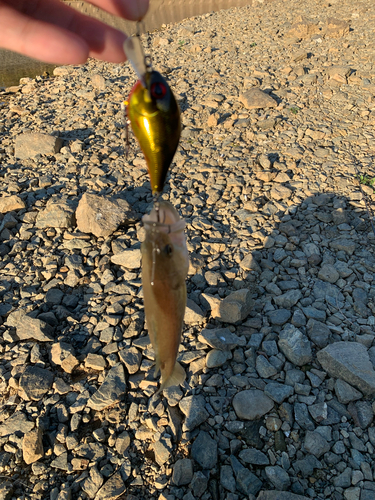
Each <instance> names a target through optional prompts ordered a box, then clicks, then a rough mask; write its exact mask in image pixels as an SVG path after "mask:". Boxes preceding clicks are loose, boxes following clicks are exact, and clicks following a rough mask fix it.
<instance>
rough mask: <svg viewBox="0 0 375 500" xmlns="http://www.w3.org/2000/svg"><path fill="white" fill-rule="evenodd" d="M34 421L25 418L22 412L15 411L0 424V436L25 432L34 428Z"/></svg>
mask: <svg viewBox="0 0 375 500" xmlns="http://www.w3.org/2000/svg"><path fill="white" fill-rule="evenodd" d="M34 426H35V423H34V422H31V421H30V420H27V417H26V415H25V414H24V413H22V412H20V411H17V412H15V413H13V415H12V416H11V417H9V418H8V419H7V420H5V421H4V423H2V424H1V425H0V437H4V436H10V435H11V434H15V433H16V432H20V433H22V434H25V433H27V432H29V431H31V429H34Z"/></svg>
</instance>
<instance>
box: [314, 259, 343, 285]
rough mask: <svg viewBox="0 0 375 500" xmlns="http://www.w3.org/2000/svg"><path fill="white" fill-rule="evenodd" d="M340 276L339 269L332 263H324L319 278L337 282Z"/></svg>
mask: <svg viewBox="0 0 375 500" xmlns="http://www.w3.org/2000/svg"><path fill="white" fill-rule="evenodd" d="M339 277H340V275H339V273H338V271H337V270H336V268H335V267H334V266H332V265H331V264H323V265H322V267H321V268H320V270H319V272H318V278H319V279H321V280H323V281H328V283H336V281H337V280H338V279H339Z"/></svg>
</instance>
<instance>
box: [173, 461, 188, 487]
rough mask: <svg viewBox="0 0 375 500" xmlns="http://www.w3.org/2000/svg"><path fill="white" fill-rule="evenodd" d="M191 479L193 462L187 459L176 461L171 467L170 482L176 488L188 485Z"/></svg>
mask: <svg viewBox="0 0 375 500" xmlns="http://www.w3.org/2000/svg"><path fill="white" fill-rule="evenodd" d="M192 479H193V461H192V460H190V459H189V458H182V459H180V460H177V462H176V463H175V464H174V467H173V475H172V481H173V483H174V484H175V485H176V486H183V485H185V484H190V483H191V481H192Z"/></svg>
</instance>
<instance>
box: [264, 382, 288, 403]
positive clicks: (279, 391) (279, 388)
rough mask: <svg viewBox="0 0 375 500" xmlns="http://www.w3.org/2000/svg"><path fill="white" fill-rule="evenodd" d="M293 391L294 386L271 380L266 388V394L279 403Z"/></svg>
mask: <svg viewBox="0 0 375 500" xmlns="http://www.w3.org/2000/svg"><path fill="white" fill-rule="evenodd" d="M293 392H294V390H293V387H291V386H290V385H284V384H280V383H279V382H270V383H269V384H267V385H266V387H265V389H264V394H266V395H267V396H269V397H270V398H271V399H272V400H273V401H275V402H276V403H278V404H281V403H282V402H283V401H285V399H287V398H289V397H290V396H291V395H292V394H293Z"/></svg>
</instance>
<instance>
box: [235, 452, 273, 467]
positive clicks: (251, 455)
mask: <svg viewBox="0 0 375 500" xmlns="http://www.w3.org/2000/svg"><path fill="white" fill-rule="evenodd" d="M238 458H240V459H241V460H242V461H243V462H245V463H246V464H252V465H268V464H269V463H270V461H269V459H268V457H267V455H265V454H264V453H263V452H261V451H260V450H256V449H255V448H246V449H245V450H242V451H240V453H239V455H238Z"/></svg>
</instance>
